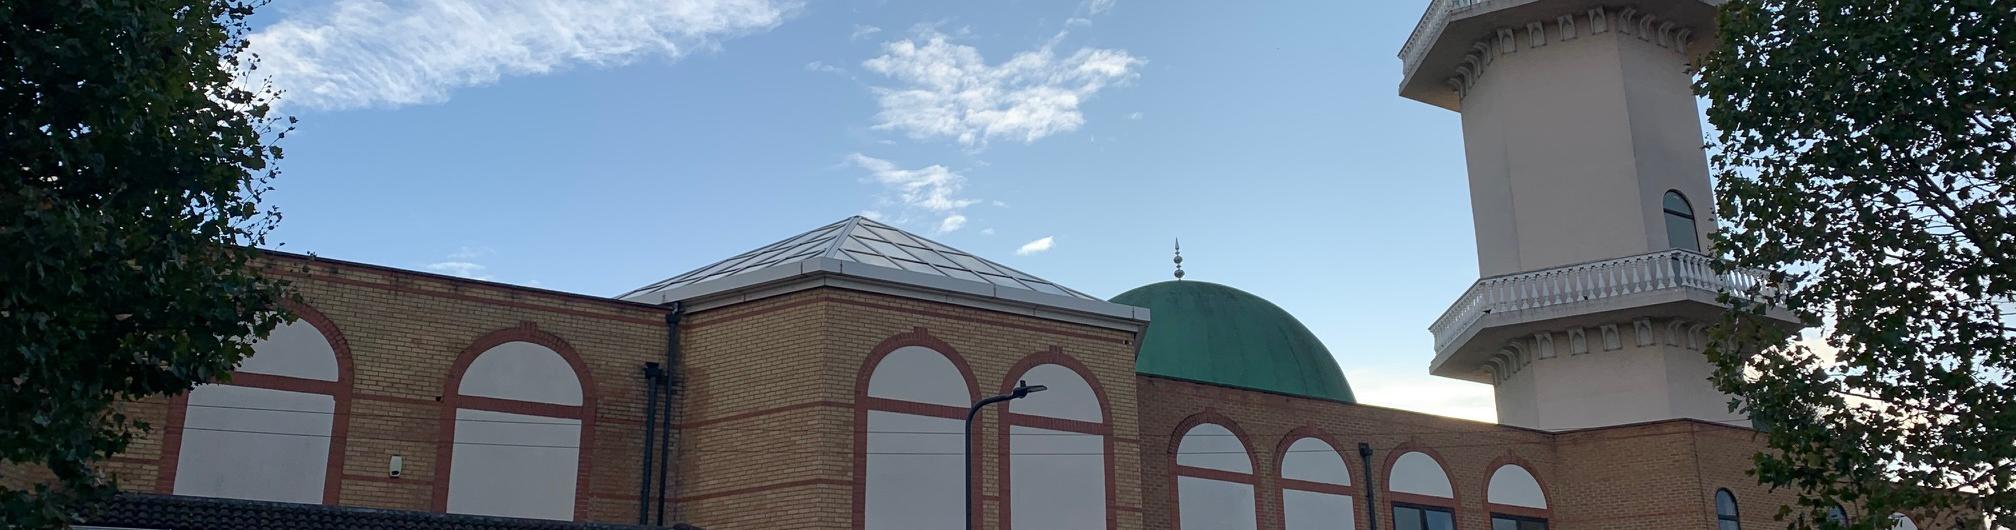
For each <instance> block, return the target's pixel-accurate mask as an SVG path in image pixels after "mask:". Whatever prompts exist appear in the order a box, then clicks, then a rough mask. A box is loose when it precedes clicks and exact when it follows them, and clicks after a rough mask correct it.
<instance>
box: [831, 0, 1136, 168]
mask: <svg viewBox="0 0 2016 530" xmlns="http://www.w3.org/2000/svg"><path fill="white" fill-rule="evenodd" d="M1064 35H1065V34H1064V33H1060V34H1058V38H1054V39H1051V41H1050V42H1049V43H1046V44H1044V45H1043V46H1042V47H1040V48H1038V49H1036V50H1033V51H1025V52H1021V53H1017V54H1015V55H1014V56H1013V57H1010V58H1009V59H1008V60H1007V61H1006V62H1003V63H1001V64H998V65H990V64H987V62H986V60H984V59H983V58H981V56H980V51H979V50H978V49H975V48H974V47H972V46H966V45H962V44H956V43H954V42H952V41H951V37H948V36H946V35H945V34H944V33H940V32H938V31H937V30H934V29H926V30H922V31H920V32H919V33H918V34H917V35H916V36H915V37H914V38H910V39H905V40H900V41H895V42H888V43H884V44H883V45H882V55H881V56H878V57H875V58H873V59H869V60H867V61H866V62H864V63H862V66H864V67H866V68H867V69H868V70H869V71H872V72H875V73H879V74H882V75H884V76H887V77H889V78H890V79H891V80H893V81H895V82H896V86H882V87H874V88H873V90H874V92H875V95H876V97H877V99H878V102H879V104H880V105H881V108H882V110H881V112H880V113H878V114H877V115H876V119H877V120H878V122H879V123H877V124H876V125H875V127H876V128H878V129H887V130H897V131H902V132H903V133H905V134H907V135H909V136H910V137H912V138H916V139H933V138H952V139H956V140H958V142H959V143H961V144H964V145H969V146H970V145H983V144H985V143H987V141H989V140H992V139H997V138H1007V139H1011V140H1020V141H1022V142H1034V141H1036V140H1039V139H1042V138H1043V137H1045V136H1050V135H1052V134H1057V133H1062V132H1069V131H1073V130H1077V129H1078V127H1079V126H1082V125H1084V123H1085V115H1084V114H1083V113H1082V112H1080V111H1079V106H1080V105H1082V104H1083V103H1084V102H1085V101H1086V100H1088V99H1091V98H1092V97H1093V96H1094V95H1095V94H1098V93H1099V91H1101V90H1104V89H1105V88H1106V87H1109V86H1113V85H1116V84H1120V83H1125V82H1127V81H1129V80H1132V79H1134V78H1135V77H1137V76H1138V75H1139V74H1138V72H1137V69H1138V68H1139V67H1140V66H1141V64H1142V63H1143V60H1142V59H1140V58H1137V57H1134V56H1133V55H1130V54H1128V53H1127V51H1126V50H1112V49H1100V48H1080V49H1079V50H1078V51H1076V52H1072V53H1071V54H1070V55H1066V56H1059V55H1058V54H1057V53H1056V52H1055V51H1054V50H1053V48H1054V47H1055V46H1056V44H1057V42H1058V41H1059V40H1061V39H1062V37H1064Z"/></svg>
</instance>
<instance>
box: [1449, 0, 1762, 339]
mask: <svg viewBox="0 0 2016 530" xmlns="http://www.w3.org/2000/svg"><path fill="white" fill-rule="evenodd" d="M1459 1H1460V0H1459ZM1712 261H1713V259H1712V258H1709V257H1708V256H1705V255H1702V254H1700V253H1698V252H1693V251H1688V250H1668V251H1663V252H1654V253H1651V254H1641V255H1637V256H1630V257H1624V258H1617V259H1611V260H1604V261H1597V262H1590V263H1582V264H1577V265H1568V266H1564V267H1556V268H1552V269H1547V270H1540V271H1533V272H1522V273H1518V274H1509V275H1505V276H1496V277H1491V278H1485V279H1482V280H1478V281H1477V283H1476V284H1475V285H1472V286H1470V290H1469V291H1466V292H1464V293H1463V296H1462V297H1461V298H1458V299H1456V303H1455V304H1452V305H1450V306H1449V309H1448V310H1447V311H1444V312H1443V313H1442V317H1441V318H1438V319H1435V324H1434V325H1433V326H1431V327H1429V328H1428V329H1429V331H1430V332H1432V333H1434V334H1435V350H1436V351H1437V352H1438V353H1439V352H1443V351H1445V350H1447V349H1448V348H1449V347H1450V343H1451V342H1453V341H1455V340H1457V339H1458V338H1460V337H1462V336H1463V335H1464V332H1466V331H1468V330H1469V329H1470V328H1471V326H1473V325H1475V324H1476V323H1477V321H1478V319H1481V318H1483V317H1484V316H1485V315H1488V314H1493V313H1499V314H1502V313H1506V312H1511V311H1521V310H1528V309H1540V308H1554V307H1562V306H1570V305H1573V304H1591V303H1593V302H1598V301H1601V300H1605V299H1614V298H1623V297H1627V296H1634V295H1638V294H1640V293H1647V292H1651V291H1659V290H1666V289H1698V290H1701V291H1706V292H1708V293H1718V292H1725V291H1726V292H1729V293H1732V294H1737V295H1742V294H1744V293H1749V292H1753V291H1752V290H1753V289H1756V288H1757V287H1758V286H1761V285H1764V284H1765V283H1766V282H1767V281H1768V280H1767V278H1766V277H1765V276H1764V274H1763V273H1761V272H1757V271H1730V272H1722V273H1718V272H1715V269H1714V267H1712V266H1711V262H1712ZM1564 309H1565V307H1564Z"/></svg>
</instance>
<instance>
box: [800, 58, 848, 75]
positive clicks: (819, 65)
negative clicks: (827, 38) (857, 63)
mask: <svg viewBox="0 0 2016 530" xmlns="http://www.w3.org/2000/svg"><path fill="white" fill-rule="evenodd" d="M805 71H808V72H821V73H828V74H839V75H847V70H846V69H843V68H840V67H838V66H833V65H830V64H826V63H824V62H820V61H812V62H809V63H805Z"/></svg>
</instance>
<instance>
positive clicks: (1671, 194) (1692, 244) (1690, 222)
mask: <svg viewBox="0 0 2016 530" xmlns="http://www.w3.org/2000/svg"><path fill="white" fill-rule="evenodd" d="M1665 203H1666V204H1665V208H1666V241H1667V244H1668V245H1671V246H1672V247H1673V248H1677V249H1680V250H1692V251H1695V252H1700V251H1701V233H1700V231H1699V230H1697V229H1696V228H1695V224H1694V205H1693V204H1690V203H1688V202H1687V196H1685V195H1681V194H1680V192H1679V191H1677V190H1666V200H1665Z"/></svg>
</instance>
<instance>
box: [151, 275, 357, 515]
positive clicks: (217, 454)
mask: <svg viewBox="0 0 2016 530" xmlns="http://www.w3.org/2000/svg"><path fill="white" fill-rule="evenodd" d="M290 309H292V310H293V311H294V312H295V313H296V314H298V315H300V316H301V320H297V321H294V322H292V323H288V324H285V325H281V326H279V327H276V328H274V329H273V332H272V333H271V334H269V335H267V337H266V339H265V340H261V341H259V342H258V343H256V344H253V345H252V356H251V357H248V358H246V359H245V361H244V362H243V363H240V364H239V365H238V369H237V371H235V372H233V373H232V375H231V382H230V383H228V384H215V385H203V386H199V387H196V388H195V389H194V390H191V391H189V394H188V395H187V396H186V397H185V398H183V399H182V400H181V401H182V402H183V404H184V405H185V407H184V408H182V409H181V410H182V412H181V417H180V418H179V421H178V419H172V418H171V420H170V424H171V425H177V428H175V429H172V430H171V431H170V434H171V438H172V439H167V440H164V445H166V446H168V447H164V451H163V453H164V454H166V455H172V458H174V463H173V465H172V466H163V467H164V469H163V470H162V474H163V475H164V476H163V477H162V482H163V483H164V484H166V485H168V486H169V487H170V488H172V489H171V490H170V491H172V492H173V493H175V494H177V495H200V496H206V497H230V498H236V499H253V500H263V501H281V502H299V503H325V502H326V503H333V502H335V500H336V496H337V489H338V488H339V487H340V486H341V484H342V477H340V476H335V475H331V474H330V473H329V470H331V469H342V458H343V445H344V431H346V430H347V429H345V428H344V427H345V426H344V425H343V423H342V422H339V421H337V420H338V419H339V418H341V419H347V418H348V416H349V406H350V403H349V399H347V398H348V395H349V388H348V385H349V380H348V378H347V377H346V376H347V375H348V371H349V370H348V368H349V367H348V364H349V362H348V360H349V355H348V353H347V352H344V351H343V350H342V348H343V341H342V340H341V333H340V332H338V331H336V327H335V324H334V323H332V322H331V321H329V320H328V319H327V318H325V317H323V316H322V315H321V314H320V313H317V312H315V311H314V310H313V309H309V308H307V307H305V306H294V307H290ZM175 434H179V436H173V435H175ZM332 463H334V464H335V465H331V464H332ZM170 475H172V478H171V477H170Z"/></svg>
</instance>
